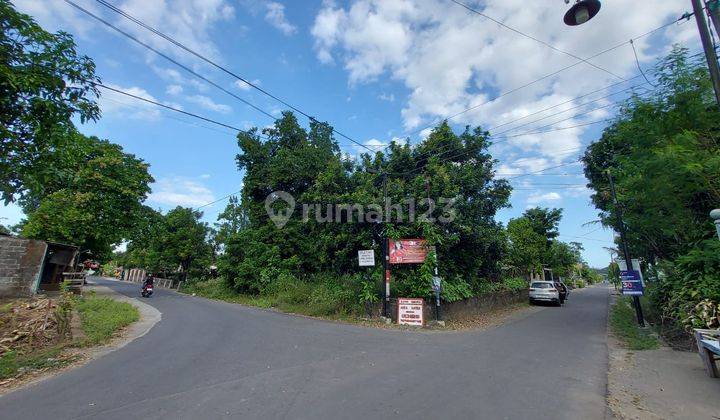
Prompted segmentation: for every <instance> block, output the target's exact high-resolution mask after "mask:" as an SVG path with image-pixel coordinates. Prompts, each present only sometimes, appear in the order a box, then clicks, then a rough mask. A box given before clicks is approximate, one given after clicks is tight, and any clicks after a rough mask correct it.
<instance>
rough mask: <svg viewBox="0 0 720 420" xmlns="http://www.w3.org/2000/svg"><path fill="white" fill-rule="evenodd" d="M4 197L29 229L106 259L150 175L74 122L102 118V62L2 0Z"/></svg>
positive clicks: (128, 228)
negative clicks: (98, 100) (97, 69)
mask: <svg viewBox="0 0 720 420" xmlns="http://www.w3.org/2000/svg"><path fill="white" fill-rule="evenodd" d="M0 25H1V26H2V32H1V33H0V194H2V198H3V200H4V201H5V202H6V203H8V202H10V201H15V200H17V201H18V202H19V204H20V206H21V207H22V208H23V211H24V212H25V214H26V215H27V216H28V218H27V220H25V221H24V222H22V223H21V224H20V225H19V226H17V227H14V228H13V229H14V230H17V231H19V233H20V234H21V235H22V236H26V237H30V238H36V239H45V240H50V241H55V242H62V243H68V244H73V245H77V246H78V247H80V249H81V250H82V251H84V252H87V253H89V254H90V255H92V257H93V258H96V259H103V258H107V257H109V256H110V255H111V252H112V249H113V247H114V246H115V245H117V244H119V243H120V242H121V241H122V240H124V239H127V238H128V237H130V236H131V234H132V232H133V231H134V230H135V226H136V224H137V223H136V222H137V219H138V217H140V216H141V214H142V212H143V207H142V204H141V203H142V202H143V201H144V200H145V198H146V196H147V193H148V192H149V191H150V188H149V184H150V183H151V182H152V181H153V179H152V177H151V176H150V175H149V173H148V165H147V164H146V163H144V162H143V161H142V160H141V159H138V158H136V157H135V156H133V155H131V154H127V153H125V152H124V151H123V149H122V148H121V147H120V146H118V145H116V144H112V143H110V142H109V141H107V140H100V139H98V138H96V137H88V136H84V135H82V134H80V133H79V132H78V131H77V130H76V129H75V126H74V124H73V122H72V118H74V117H76V118H79V119H80V121H81V122H85V121H88V120H97V119H98V118H99V116H100V110H99V108H98V106H97V104H96V102H95V98H96V97H97V96H98V91H97V88H96V86H95V84H94V83H95V82H96V81H99V79H97V78H96V76H95V64H94V63H93V61H92V60H91V59H90V58H88V57H86V56H80V55H78V53H77V52H76V50H75V43H74V41H73V39H72V37H71V36H70V35H69V34H67V33H64V32H60V33H57V34H51V33H48V32H47V31H45V30H43V29H42V28H41V27H40V26H38V25H37V24H36V23H35V22H34V21H33V20H32V19H31V18H30V17H29V16H27V15H24V14H21V13H18V12H17V11H16V10H15V9H14V8H13V6H12V4H11V3H10V2H8V1H7V0H0Z"/></svg>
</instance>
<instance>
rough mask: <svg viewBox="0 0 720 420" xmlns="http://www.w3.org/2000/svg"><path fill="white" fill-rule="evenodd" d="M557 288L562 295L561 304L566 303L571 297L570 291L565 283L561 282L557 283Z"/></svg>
mask: <svg viewBox="0 0 720 420" xmlns="http://www.w3.org/2000/svg"><path fill="white" fill-rule="evenodd" d="M555 288H556V289H557V291H558V293H560V303H565V301H566V300H567V298H568V296H569V295H570V289H568V287H567V286H566V285H565V283H563V282H561V281H556V282H555Z"/></svg>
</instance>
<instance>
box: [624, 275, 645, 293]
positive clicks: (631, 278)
mask: <svg viewBox="0 0 720 420" xmlns="http://www.w3.org/2000/svg"><path fill="white" fill-rule="evenodd" d="M620 280H621V281H622V294H623V295H627V296H642V295H643V293H644V291H645V288H644V287H643V282H642V279H641V278H640V272H639V271H638V270H622V271H620Z"/></svg>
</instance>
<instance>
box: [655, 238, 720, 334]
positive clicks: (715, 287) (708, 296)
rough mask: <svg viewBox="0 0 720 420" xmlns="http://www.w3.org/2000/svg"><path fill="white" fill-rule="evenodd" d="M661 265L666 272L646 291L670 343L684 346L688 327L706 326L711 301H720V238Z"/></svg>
mask: <svg viewBox="0 0 720 420" xmlns="http://www.w3.org/2000/svg"><path fill="white" fill-rule="evenodd" d="M661 268H662V270H661V271H662V272H663V273H664V275H662V276H659V279H658V281H656V282H654V283H653V284H651V285H650V287H648V293H647V295H648V298H649V300H650V303H651V305H652V306H653V307H654V308H655V309H657V311H656V312H657V315H656V316H657V318H658V319H656V320H655V321H656V322H657V323H658V324H659V325H660V326H661V331H662V332H663V335H664V336H666V338H668V339H669V340H670V341H671V344H673V345H675V343H676V342H678V345H679V346H685V344H684V342H687V341H688V337H689V330H690V329H691V328H693V327H702V326H703V325H705V326H707V325H708V323H707V321H710V320H711V319H712V316H705V315H703V312H707V310H708V309H709V310H710V311H711V312H712V308H713V306H712V305H713V304H715V303H716V302H720V241H718V240H717V239H715V238H712V239H708V240H704V241H700V242H699V243H697V244H696V246H694V247H693V249H691V250H690V251H688V252H687V253H686V254H684V255H682V256H680V257H679V258H677V259H676V260H675V262H673V263H670V262H665V263H663V264H662V267H661ZM703 302H705V303H704V304H703ZM703 318H706V320H705V321H704V322H703V321H702V319H703ZM710 325H714V323H712V322H711V323H710ZM683 329H684V330H685V331H684V332H683ZM683 336H684V337H683Z"/></svg>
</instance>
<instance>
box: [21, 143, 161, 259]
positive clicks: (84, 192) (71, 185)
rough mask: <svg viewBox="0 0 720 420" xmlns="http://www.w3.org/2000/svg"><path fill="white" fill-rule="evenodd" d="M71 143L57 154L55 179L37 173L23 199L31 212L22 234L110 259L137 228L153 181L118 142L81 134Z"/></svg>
mask: <svg viewBox="0 0 720 420" xmlns="http://www.w3.org/2000/svg"><path fill="white" fill-rule="evenodd" d="M70 139H71V141H68V142H67V145H66V147H64V148H63V149H62V150H59V151H58V152H57V153H56V155H57V156H56V164H55V166H54V167H53V171H54V172H53V173H52V174H51V175H48V174H46V171H47V170H46V168H38V170H37V173H36V174H35V175H33V177H32V179H33V187H32V188H30V189H29V190H28V194H27V195H26V196H25V197H24V199H23V200H22V203H23V204H24V206H23V207H24V209H25V211H26V212H27V213H28V219H27V221H26V222H25V223H24V225H23V227H22V235H23V236H26V237H30V238H37V239H46V240H51V241H56V242H63V243H69V244H75V245H78V246H80V247H81V248H82V249H83V250H90V251H91V252H93V254H94V255H95V256H96V257H98V258H104V257H107V256H109V255H110V253H111V251H112V248H113V245H117V244H119V243H120V242H121V241H122V240H123V239H127V238H128V237H130V236H131V235H132V232H134V231H135V230H136V229H137V226H136V223H137V221H138V220H139V219H140V217H141V216H142V213H143V212H144V209H143V206H142V204H141V203H142V202H143V201H144V200H145V198H146V196H147V193H148V192H150V187H149V184H150V183H151V182H152V181H153V179H152V177H151V176H150V174H149V173H148V165H147V164H146V163H145V162H143V161H142V160H141V159H138V158H136V157H135V156H134V155H131V154H128V153H125V152H123V149H122V147H120V146H118V145H116V144H113V143H110V142H108V141H106V140H100V139H98V138H96V137H87V136H84V135H82V134H80V133H77V132H73V133H72V135H71V138H70ZM60 155H62V156H60ZM46 175H47V176H46Z"/></svg>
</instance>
